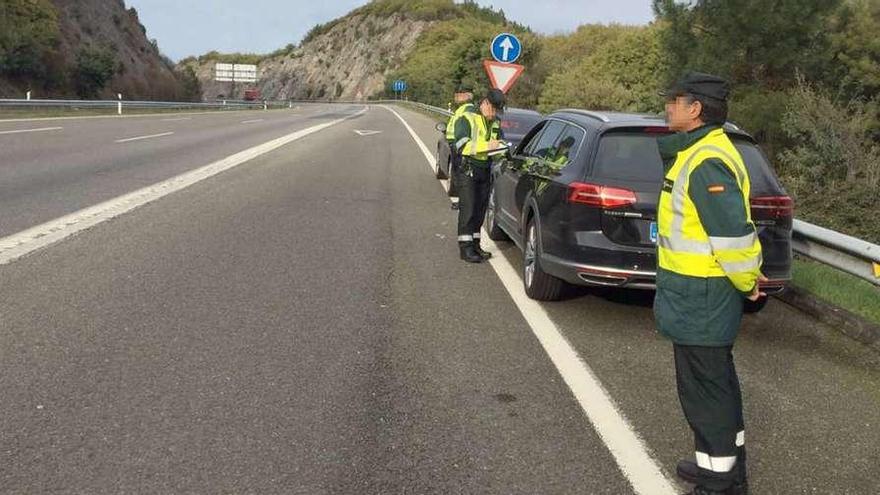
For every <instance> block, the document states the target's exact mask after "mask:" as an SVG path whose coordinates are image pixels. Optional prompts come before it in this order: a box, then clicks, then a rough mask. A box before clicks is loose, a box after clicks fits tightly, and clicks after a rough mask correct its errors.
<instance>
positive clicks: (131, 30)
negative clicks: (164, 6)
mask: <svg viewBox="0 0 880 495" xmlns="http://www.w3.org/2000/svg"><path fill="white" fill-rule="evenodd" d="M48 3H50V4H51V5H52V7H54V8H55V10H56V11H57V19H58V34H59V36H58V43H57V45H56V46H54V47H53V48H52V49H51V50H52V51H51V56H50V57H49V58H48V60H49V62H50V63H51V64H52V66H53V69H54V72H55V76H54V77H53V78H51V80H34V79H27V78H21V79H15V78H12V77H3V76H0V97H11V98H21V97H23V95H24V92H25V91H26V90H28V89H32V90H33V91H34V97H35V98H46V97H73V96H76V91H75V88H74V84H73V82H72V73H73V70H74V68H75V65H76V56H77V52H78V51H79V50H81V49H83V48H87V47H93V48H106V49H108V50H110V51H111V52H112V53H113V54H114V56H115V59H116V64H117V69H116V74H115V75H114V76H113V78H112V79H111V80H110V82H109V83H108V84H107V85H106V87H105V88H104V90H103V91H101V93H100V96H101V97H104V98H115V95H116V93H122V94H123V95H124V97H125V98H126V99H156V100H175V99H181V98H182V97H184V96H185V95H184V93H185V89H184V85H183V84H182V82H181V81H180V79H179V78H178V77H177V76H176V74H175V72H174V65H173V63H172V62H171V61H169V60H168V59H167V58H165V57H163V56H162V55H161V54H160V53H159V49H158V47H157V45H156V43H155V42H153V41H150V40H149V39H147V34H146V29H145V28H144V26H143V25H142V24H141V23H140V21H139V19H138V15H137V11H136V10H135V9H133V8H132V9H126V6H125V2H124V1H123V0H49V2H48Z"/></svg>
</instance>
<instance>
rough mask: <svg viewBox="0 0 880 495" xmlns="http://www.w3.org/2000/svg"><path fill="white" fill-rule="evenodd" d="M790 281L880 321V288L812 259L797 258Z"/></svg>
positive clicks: (862, 315) (830, 300)
mask: <svg viewBox="0 0 880 495" xmlns="http://www.w3.org/2000/svg"><path fill="white" fill-rule="evenodd" d="M792 275H793V278H794V279H793V282H794V284H795V285H797V286H798V287H800V288H802V289H804V290H807V291H809V292H811V293H813V294H815V295H816V296H818V297H820V298H822V299H824V300H826V301H828V302H830V303H832V304H835V305H837V306H840V307H842V308H844V309H847V310H849V311H851V312H853V313H855V314H857V315H859V316H861V317H863V318H866V319H868V320H870V321H873V322H874V323H877V324H880V288H878V287H877V286H875V285H872V284H871V283H869V282H866V281H864V280H862V279H860V278H858V277H855V276H852V275H850V274H848V273H844V272H841V271H839V270H835V269H833V268H831V267H828V266H826V265H823V264H821V263H818V262H815V261H807V260H801V259H796V260H794V265H793V266H792Z"/></svg>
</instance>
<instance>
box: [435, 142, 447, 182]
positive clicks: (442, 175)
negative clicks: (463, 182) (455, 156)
mask: <svg viewBox="0 0 880 495" xmlns="http://www.w3.org/2000/svg"><path fill="white" fill-rule="evenodd" d="M446 164H447V165H449V162H447V163H446ZM434 176H435V177H437V178H438V179H440V180H444V179H448V177H447V174H446V172H445V171H443V167H441V166H440V148H437V170H436V171H435V172H434Z"/></svg>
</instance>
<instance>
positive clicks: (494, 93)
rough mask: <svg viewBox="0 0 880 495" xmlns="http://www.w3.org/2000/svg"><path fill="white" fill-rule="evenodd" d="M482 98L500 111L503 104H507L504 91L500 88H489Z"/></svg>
mask: <svg viewBox="0 0 880 495" xmlns="http://www.w3.org/2000/svg"><path fill="white" fill-rule="evenodd" d="M483 99H485V100H487V101H488V102H489V103H491V104H492V106H493V107H495V110H498V111H500V112H503V111H504V106H505V105H506V104H507V98H505V96H504V93H502V92H501V90H500V89H490V90H489V92H488V93H486V96H485V97H484V98H483Z"/></svg>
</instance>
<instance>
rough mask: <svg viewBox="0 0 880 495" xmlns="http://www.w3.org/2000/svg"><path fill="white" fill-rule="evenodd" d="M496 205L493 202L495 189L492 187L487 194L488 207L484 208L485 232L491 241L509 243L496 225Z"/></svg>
mask: <svg viewBox="0 0 880 495" xmlns="http://www.w3.org/2000/svg"><path fill="white" fill-rule="evenodd" d="M497 203H498V202H497V201H496V200H495V188H494V187H493V188H492V190H491V191H490V192H489V206H488V207H487V208H486V230H487V231H488V232H489V239H492V240H493V241H509V240H510V237H508V236H507V234H506V233H505V232H504V231H503V230H501V227H500V226H499V225H498V219H497V217H496V213H497V212H498V204H497Z"/></svg>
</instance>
